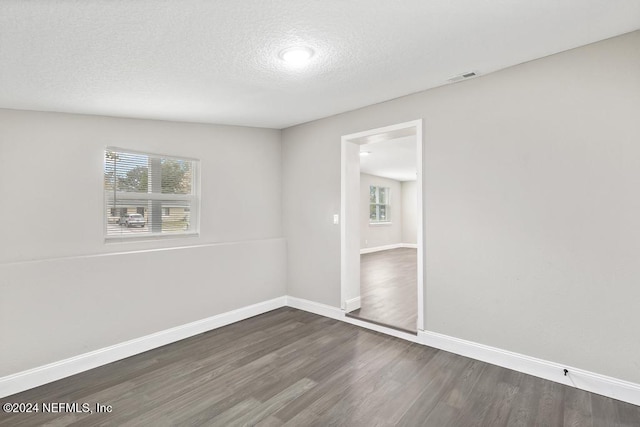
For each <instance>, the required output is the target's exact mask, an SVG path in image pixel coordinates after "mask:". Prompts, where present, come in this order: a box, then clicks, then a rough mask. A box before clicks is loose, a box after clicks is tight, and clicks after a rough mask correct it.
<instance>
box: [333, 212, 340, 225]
mask: <svg viewBox="0 0 640 427" xmlns="http://www.w3.org/2000/svg"><path fill="white" fill-rule="evenodd" d="M333 223H334V224H340V215H338V214H334V215H333Z"/></svg>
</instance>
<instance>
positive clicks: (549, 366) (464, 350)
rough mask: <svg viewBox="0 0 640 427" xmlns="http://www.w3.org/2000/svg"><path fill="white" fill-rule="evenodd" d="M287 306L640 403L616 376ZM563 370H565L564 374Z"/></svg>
mask: <svg viewBox="0 0 640 427" xmlns="http://www.w3.org/2000/svg"><path fill="white" fill-rule="evenodd" d="M287 305H288V306H289V307H293V308H297V309H300V310H304V311H308V312H311V313H315V314H319V315H321V316H325V317H330V318H332V319H336V320H341V321H343V322H346V323H350V324H352V325H356V326H360V327H363V328H366V329H370V330H373V331H376V332H380V333H383V334H386V335H391V336H393V337H396V338H401V339H404V340H406V341H411V342H415V343H418V344H422V345H427V346H429V347H434V348H438V349H441V350H445V351H448V352H451V353H455V354H459V355H461V356H465V357H469V358H471V359H475V360H480V361H482V362H487V363H491V364H492V365H497V366H502V367H504V368H507V369H512V370H514V371H518V372H523V373H525V374H529V375H533V376H536V377H539V378H544V379H546V380H550V381H554V382H557V383H560V384H565V385H568V386H570V387H575V388H579V389H582V390H586V391H589V392H592V393H596V394H600V395H602V396H607V397H611V398H613V399H617V400H621V401H623V402H628V403H631V404H634V405H640V384H635V383H631V382H628V381H623V380H619V379H617V378H612V377H608V376H605V375H600V374H596V373H594V372H589V371H585V370H583V369H577V368H573V367H570V366H566V365H561V364H559V363H555V362H549V361H546V360H542V359H537V358H535V357H530V356H525V355H523V354H518V353H514V352H511V351H507V350H502V349H499V348H495V347H490V346H487V345H484V344H478V343H475V342H472V341H466V340H463V339H459V338H454V337H451V336H448V335H443V334H438V333H436V332H429V331H418V335H417V336H416V335H412V334H409V333H406V332H402V331H398V330H395V329H392V328H387V327H384V326H380V325H376V324H373V323H369V322H365V321H362V320H359V319H354V318H352V317H347V316H345V312H344V311H343V310H341V309H339V308H337V307H333V306H329V305H326V304H320V303H317V302H313V301H308V300H305V299H301V298H294V297H287ZM564 369H567V370H568V371H569V373H568V374H567V376H564V371H563V370H564Z"/></svg>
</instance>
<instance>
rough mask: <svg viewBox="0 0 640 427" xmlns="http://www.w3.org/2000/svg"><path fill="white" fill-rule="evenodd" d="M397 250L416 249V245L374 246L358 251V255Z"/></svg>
mask: <svg viewBox="0 0 640 427" xmlns="http://www.w3.org/2000/svg"><path fill="white" fill-rule="evenodd" d="M398 248H412V249H418V245H417V244H416V243H394V244H392V245H384V246H375V247H373V248H364V249H360V255H362V254H370V253H372V252H380V251H388V250H389V249H398Z"/></svg>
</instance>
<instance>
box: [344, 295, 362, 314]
mask: <svg viewBox="0 0 640 427" xmlns="http://www.w3.org/2000/svg"><path fill="white" fill-rule="evenodd" d="M360 306H361V305H360V297H355V298H351V299H348V300H346V301H345V304H344V307H345V308H344V311H346V312H347V313H350V312H352V311H353V310H357V309H359V308H360Z"/></svg>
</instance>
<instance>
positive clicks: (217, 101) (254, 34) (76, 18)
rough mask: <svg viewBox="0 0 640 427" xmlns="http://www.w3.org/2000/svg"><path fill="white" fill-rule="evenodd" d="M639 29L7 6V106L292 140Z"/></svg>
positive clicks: (418, 6) (498, 13)
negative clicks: (305, 56)
mask: <svg viewBox="0 0 640 427" xmlns="http://www.w3.org/2000/svg"><path fill="white" fill-rule="evenodd" d="M638 28H640V1H638V0H562V1H560V0H536V1H531V0H484V1H479V0H403V1H372V0H324V1H318V0H296V1H291V0H243V1H237V0H236V1H232V0H227V1H220V0H136V1H131V0H109V1H105V0H28V1H27V0H1V1H0V107H2V108H15V109H26V110H43V111H63V112H74V113H87V114H101V115H111V116H123V117H140V118H152V119H165V120H178V121H191V122H208V123H225V124H238V125H248V126H264V127H272V128H284V127H288V126H290V125H293V124H297V123H302V122H306V121H310V120H314V119H317V118H321V117H326V116H329V115H333V114H337V113H340V112H344V111H348V110H352V109H355V108H359V107H363V106H366V105H370V104H373V103H377V102H381V101H384V100H388V99H392V98H396V97H399V96H402V95H406V94H410V93H413V92H417V91H421V90H424V89H427V88H431V87H436V86H440V85H443V84H446V82H447V79H448V78H450V77H452V76H454V75H457V74H460V73H463V72H466V71H469V70H475V71H478V72H479V73H484V74H486V73H489V72H492V71H495V70H498V69H501V68H505V67H508V66H511V65H515V64H518V63H522V62H525V61H529V60H532V59H535V58H540V57H543V56H546V55H550V54H553V53H556V52H560V51H563V50H567V49H570V48H574V47H577V46H581V45H585V44H588V43H591V42H595V41H598V40H602V39H605V38H608V37H612V36H615V35H619V34H622V33H626V32H630V31H633V30H636V29H638ZM292 45H305V46H309V47H311V48H312V49H314V50H315V52H316V54H315V56H314V57H313V58H312V61H311V63H310V64H309V65H308V66H307V67H306V68H304V69H300V70H296V69H291V68H288V67H287V66H286V65H285V63H283V62H282V61H281V60H280V59H279V58H278V53H279V52H280V51H281V50H282V49H284V48H287V47H290V46H292Z"/></svg>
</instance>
